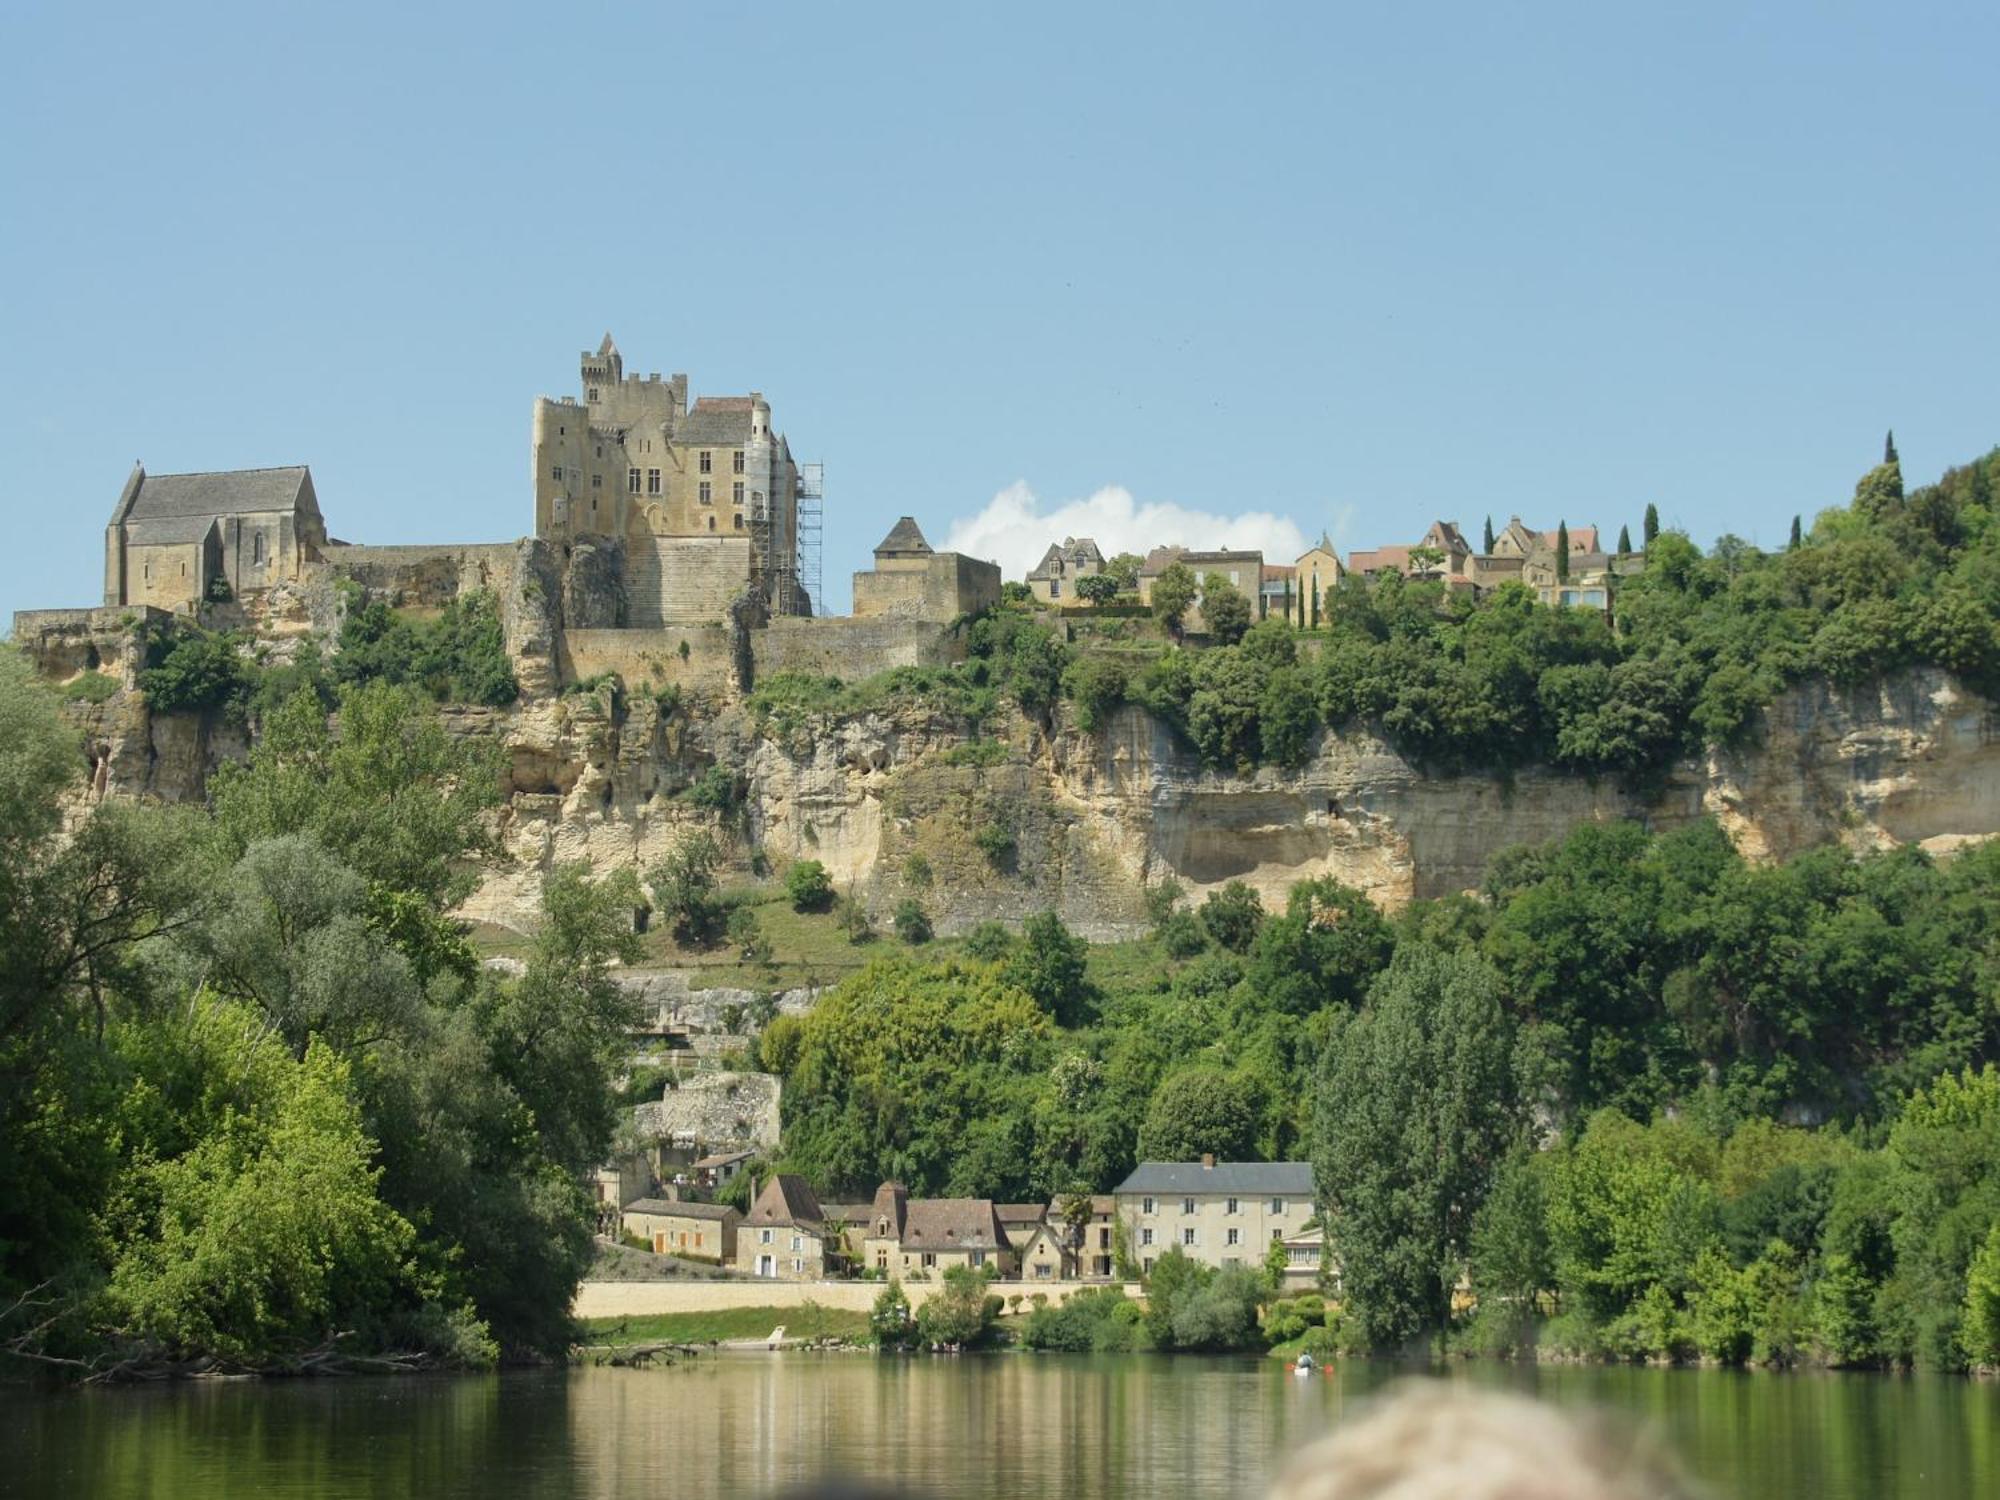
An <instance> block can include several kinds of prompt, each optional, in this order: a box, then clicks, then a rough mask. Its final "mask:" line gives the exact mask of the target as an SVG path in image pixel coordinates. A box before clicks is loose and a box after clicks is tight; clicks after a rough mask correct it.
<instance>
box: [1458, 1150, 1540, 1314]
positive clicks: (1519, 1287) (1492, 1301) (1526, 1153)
mask: <svg viewBox="0 0 2000 1500" xmlns="http://www.w3.org/2000/svg"><path fill="white" fill-rule="evenodd" d="M1543 1161H1544V1158H1543V1157H1541V1156H1540V1155H1539V1154H1538V1153H1536V1152H1534V1151H1533V1150H1530V1149H1528V1148H1526V1147H1517V1148H1516V1149H1515V1150H1514V1151H1513V1152H1512V1153H1511V1154H1510V1155H1509V1156H1508V1157H1507V1159H1506V1160H1505V1161H1504V1162H1502V1163H1501V1165H1500V1168H1499V1170H1498V1172H1496V1173H1495V1174H1494V1178H1493V1185H1492V1188H1491V1190H1490V1191H1489V1192H1488V1193H1487V1196H1486V1201H1485V1202H1484V1203H1483V1204H1481V1205H1480V1209H1479V1213H1478V1215H1477V1216H1476V1217H1475V1218H1474V1220H1473V1223H1472V1238H1471V1243H1470V1245H1469V1247H1468V1248H1469V1251H1470V1254H1469V1256H1468V1260H1469V1266H1468V1269H1469V1272H1470V1274H1471V1278H1472V1286H1473V1289H1474V1291H1475V1292H1477V1293H1478V1296H1479V1303H1480V1308H1479V1311H1480V1318H1481V1321H1482V1322H1487V1323H1497V1324H1499V1325H1500V1326H1499V1327H1498V1328H1497V1329H1495V1330H1494V1332H1495V1333H1496V1334H1497V1335H1498V1338H1497V1341H1498V1342H1500V1343H1501V1344H1502V1345H1503V1346H1504V1347H1507V1348H1510V1349H1511V1348H1518V1347H1520V1345H1521V1344H1522V1343H1523V1342H1524V1341H1525V1339H1526V1335H1527V1330H1528V1326H1529V1325H1530V1324H1531V1323H1532V1321H1533V1319H1534V1316H1535V1313H1536V1310H1537V1306H1538V1301H1539V1299H1540V1297H1541V1296H1542V1294H1543V1293H1544V1292H1547V1291H1552V1290H1554V1288H1555V1284H1556V1278H1555V1260H1554V1257H1553V1255H1552V1254H1551V1252H1550V1248H1549V1229H1548V1201H1547V1191H1546V1188H1545V1186H1544V1182H1543V1176H1544V1169H1543Z"/></svg>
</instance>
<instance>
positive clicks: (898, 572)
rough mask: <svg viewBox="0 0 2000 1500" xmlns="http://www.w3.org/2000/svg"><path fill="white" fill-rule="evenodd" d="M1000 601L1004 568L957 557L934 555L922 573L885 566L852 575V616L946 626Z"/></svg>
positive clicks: (944, 553) (945, 553)
mask: <svg viewBox="0 0 2000 1500" xmlns="http://www.w3.org/2000/svg"><path fill="white" fill-rule="evenodd" d="M999 602H1000V568H999V565H998V564H997V563H990V562H981V561H980V560H979V559H978V558H976V557H967V556H965V555H964V554H963V553H959V552H934V553H932V554H931V555H930V556H929V557H927V558H925V559H924V560H923V565H922V567H921V568H918V567H912V566H907V565H900V564H896V563H885V564H883V565H882V566H879V567H876V568H874V569H873V570H871V571H869V572H866V573H856V574H855V575H854V613H855V614H856V615H858V616H861V617H862V618H876V617H881V616H890V617H895V618H900V619H910V620H933V621H937V622H939V623H941V624H942V623H948V622H950V621H952V620H956V619H958V618H960V617H961V616H964V615H969V614H976V613H978V612H979V611H980V610H982V609H990V608H991V607H992V606H994V605H996V604H998V603H999Z"/></svg>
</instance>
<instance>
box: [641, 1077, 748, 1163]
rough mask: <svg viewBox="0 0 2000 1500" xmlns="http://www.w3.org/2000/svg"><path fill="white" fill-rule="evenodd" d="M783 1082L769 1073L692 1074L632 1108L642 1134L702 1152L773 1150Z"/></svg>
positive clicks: (645, 1136) (652, 1138)
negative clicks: (657, 1097) (660, 1096)
mask: <svg viewBox="0 0 2000 1500" xmlns="http://www.w3.org/2000/svg"><path fill="white" fill-rule="evenodd" d="M779 1089H780V1084H779V1082H778V1080H777V1079H776V1078H774V1077H772V1076H771V1075H770V1074H769V1073H692V1074H689V1075H687V1076H686V1077H685V1078H683V1079H681V1080H679V1081H678V1082H677V1083H676V1084H675V1086H674V1087H672V1088H670V1089H668V1090H667V1093H666V1097H665V1098H663V1099H661V1100H660V1101H659V1102H658V1103H657V1104H641V1105H639V1106H638V1107H637V1108H635V1109H634V1110H633V1111H632V1123H633V1125H634V1126H635V1127H636V1128H637V1130H638V1132H639V1134H640V1135H641V1136H642V1137H644V1138H646V1139H648V1140H656V1141H662V1142H665V1143H667V1144H669V1145H672V1144H675V1143H676V1142H679V1143H684V1144H692V1145H695V1146H698V1147H700V1148H701V1149H702V1150H704V1151H722V1150H732V1149H734V1150H751V1151H771V1150H775V1149H776V1148H777V1145H778V1094H779Z"/></svg>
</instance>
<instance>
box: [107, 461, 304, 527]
mask: <svg viewBox="0 0 2000 1500" xmlns="http://www.w3.org/2000/svg"><path fill="white" fill-rule="evenodd" d="M306 472H307V471H306V469H305V467H304V466H303V465H300V466H298V467H296V468H288V469H228V470H224V471H222V472H220V473H215V474H148V475H146V476H145V477H144V478H143V479H141V480H140V482H139V493H138V495H137V496H136V497H134V499H133V501H132V508H131V509H130V510H128V511H127V512H126V513H125V515H124V517H123V519H124V520H127V521H159V520H167V519H179V518H182V517H191V516H230V515H242V514H245V513H247V512H252V511H270V510H291V509H292V508H293V507H294V506H296V505H297V504H298V503H299V492H300V491H301V490H303V489H304V488H305V487H306V484H307V478H306Z"/></svg>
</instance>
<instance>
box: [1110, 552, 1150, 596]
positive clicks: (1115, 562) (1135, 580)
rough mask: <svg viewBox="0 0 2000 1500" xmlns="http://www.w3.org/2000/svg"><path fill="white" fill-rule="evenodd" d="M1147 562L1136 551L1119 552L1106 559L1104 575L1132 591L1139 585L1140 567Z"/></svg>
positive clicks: (1120, 586) (1119, 585)
mask: <svg viewBox="0 0 2000 1500" xmlns="http://www.w3.org/2000/svg"><path fill="white" fill-rule="evenodd" d="M1145 564H1146V560H1145V559H1144V558H1143V557H1141V556H1139V554H1138V553H1136V552H1119V553H1116V554H1114V555H1113V556H1112V557H1110V558H1107V559H1106V560H1105V564H1104V576H1105V577H1106V578H1110V579H1113V580H1115V581H1116V582H1117V584H1118V587H1119V588H1121V589H1124V590H1126V591H1127V592H1130V591H1132V590H1134V589H1136V588H1138V587H1139V569H1140V568H1142V567H1144V566H1145Z"/></svg>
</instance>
